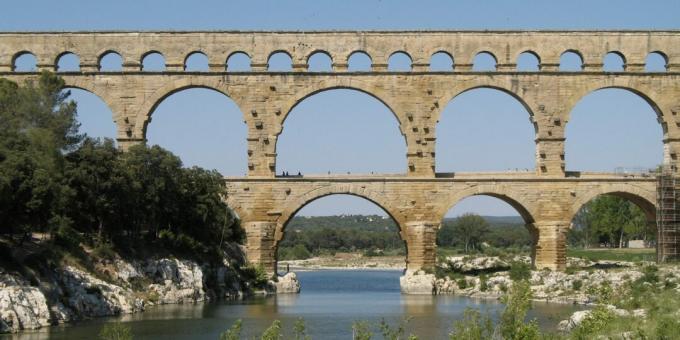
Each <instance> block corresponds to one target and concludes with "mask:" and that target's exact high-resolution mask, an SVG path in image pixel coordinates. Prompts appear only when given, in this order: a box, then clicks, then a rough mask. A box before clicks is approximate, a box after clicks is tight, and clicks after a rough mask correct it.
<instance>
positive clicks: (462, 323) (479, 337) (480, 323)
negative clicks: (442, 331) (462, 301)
mask: <svg viewBox="0 0 680 340" xmlns="http://www.w3.org/2000/svg"><path fill="white" fill-rule="evenodd" d="M493 330H494V329H493V322H492V321H491V318H490V317H489V316H488V315H486V316H482V314H481V313H480V312H479V311H478V310H476V309H472V308H470V307H468V308H466V309H465V311H464V312H463V318H462V319H461V320H456V321H454V322H453V330H452V331H451V333H449V339H451V340H458V339H466V340H486V339H492V338H493Z"/></svg>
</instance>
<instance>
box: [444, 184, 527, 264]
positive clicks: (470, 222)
mask: <svg viewBox="0 0 680 340" xmlns="http://www.w3.org/2000/svg"><path fill="white" fill-rule="evenodd" d="M537 241H538V231H537V229H536V228H535V226H534V219H533V217H532V215H531V214H530V213H529V211H528V210H527V209H526V208H525V207H524V206H523V205H522V204H521V203H520V202H518V201H516V200H514V199H513V198H511V197H509V196H507V195H504V194H495V193H491V192H489V193H486V192H483V193H479V194H473V195H471V196H467V197H465V198H463V199H461V200H459V201H457V202H454V204H453V206H451V207H450V208H449V210H448V212H447V213H446V214H445V215H444V219H443V220H442V225H441V228H440V230H439V231H438V232H437V255H438V256H437V261H438V263H437V267H438V270H443V271H445V272H446V271H450V270H451V269H448V268H451V266H446V264H447V263H449V262H450V261H452V259H451V258H450V257H451V256H455V255H464V256H482V257H484V256H500V257H501V258H508V257H510V258H512V257H515V256H524V257H525V259H526V260H525V261H526V262H527V263H531V264H532V265H533V262H534V258H535V246H536V243H537ZM477 274H479V273H477Z"/></svg>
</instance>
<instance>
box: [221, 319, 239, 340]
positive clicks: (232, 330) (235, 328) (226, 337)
mask: <svg viewBox="0 0 680 340" xmlns="http://www.w3.org/2000/svg"><path fill="white" fill-rule="evenodd" d="M241 324H242V321H241V319H238V320H236V322H234V324H233V325H231V327H229V329H227V330H226V331H225V332H224V333H222V334H220V340H239V339H241Z"/></svg>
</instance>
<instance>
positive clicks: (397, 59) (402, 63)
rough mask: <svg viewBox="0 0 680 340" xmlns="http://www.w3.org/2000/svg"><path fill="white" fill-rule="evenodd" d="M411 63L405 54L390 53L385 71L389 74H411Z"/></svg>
mask: <svg viewBox="0 0 680 340" xmlns="http://www.w3.org/2000/svg"><path fill="white" fill-rule="evenodd" d="M412 64H413V61H412V60H411V57H410V56H409V55H408V54H406V53H405V52H395V53H392V55H391V56H390V58H389V59H388V60H387V70H388V71H390V72H411V67H412Z"/></svg>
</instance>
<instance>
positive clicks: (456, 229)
mask: <svg viewBox="0 0 680 340" xmlns="http://www.w3.org/2000/svg"><path fill="white" fill-rule="evenodd" d="M489 221H491V222H489ZM520 221H521V220H519V221H517V220H515V219H505V220H501V219H499V218H496V219H491V218H488V217H482V216H479V215H477V214H473V213H465V214H463V215H461V216H459V217H457V218H453V219H445V220H444V222H443V224H442V227H441V229H440V230H439V232H438V233H437V245H438V246H440V247H451V248H459V249H462V250H463V251H464V252H466V253H469V252H474V251H479V250H482V244H484V243H486V244H487V245H489V246H492V247H496V248H510V247H514V248H521V247H525V246H530V245H531V242H532V239H531V235H530V234H529V230H528V229H527V228H526V226H525V225H524V223H523V222H520Z"/></svg>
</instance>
